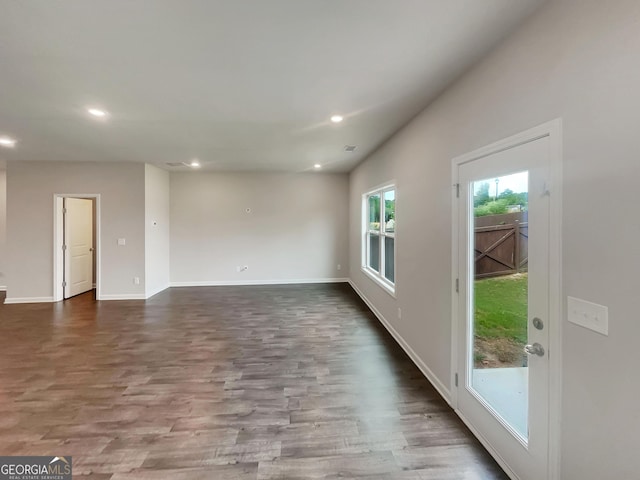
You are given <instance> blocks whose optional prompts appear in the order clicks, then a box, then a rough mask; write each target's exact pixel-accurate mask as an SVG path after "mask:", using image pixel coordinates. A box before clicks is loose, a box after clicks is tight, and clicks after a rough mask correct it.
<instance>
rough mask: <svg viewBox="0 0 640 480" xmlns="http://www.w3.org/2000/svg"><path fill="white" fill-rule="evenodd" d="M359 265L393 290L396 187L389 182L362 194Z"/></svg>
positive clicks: (388, 288) (384, 285)
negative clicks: (360, 262)
mask: <svg viewBox="0 0 640 480" xmlns="http://www.w3.org/2000/svg"><path fill="white" fill-rule="evenodd" d="M363 210H364V222H363V223H364V230H365V231H364V245H363V249H362V251H363V262H362V268H363V269H364V271H365V272H366V273H368V274H369V275H370V276H371V277H372V278H373V279H374V280H376V281H378V282H379V283H380V284H381V285H382V286H383V287H385V288H386V289H387V290H389V291H391V292H392V293H393V292H394V284H395V233H396V189H395V186H393V185H388V186H386V187H383V188H381V189H379V190H375V191H373V192H369V193H367V194H365V195H364V209H363Z"/></svg>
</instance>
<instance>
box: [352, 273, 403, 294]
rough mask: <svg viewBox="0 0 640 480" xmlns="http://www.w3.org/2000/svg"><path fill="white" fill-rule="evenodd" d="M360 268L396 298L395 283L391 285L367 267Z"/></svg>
mask: <svg viewBox="0 0 640 480" xmlns="http://www.w3.org/2000/svg"><path fill="white" fill-rule="evenodd" d="M360 269H361V270H362V271H363V272H364V274H365V275H366V276H367V277H369V278H370V279H371V280H373V281H374V282H375V283H376V284H377V285H379V286H381V287H382V289H383V290H384V291H385V292H387V293H388V294H389V295H391V296H392V297H393V298H396V289H395V287H394V286H393V285H390V284H389V283H387V282H385V281H383V280H382V279H381V278H380V276H379V275H378V274H377V272H376V273H373V272H372V271H371V270H370V269H368V268H367V267H360Z"/></svg>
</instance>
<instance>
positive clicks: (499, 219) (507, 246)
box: [474, 212, 529, 279]
mask: <svg viewBox="0 0 640 480" xmlns="http://www.w3.org/2000/svg"><path fill="white" fill-rule="evenodd" d="M528 240H529V223H528V217H527V212H517V213H506V214H503V215H488V216H485V217H477V218H476V219H475V247H474V248H475V278H476V279H477V278H485V277H497V276H500V275H510V274H512V273H519V272H526V271H527V266H528V261H529V252H528V248H527V247H528Z"/></svg>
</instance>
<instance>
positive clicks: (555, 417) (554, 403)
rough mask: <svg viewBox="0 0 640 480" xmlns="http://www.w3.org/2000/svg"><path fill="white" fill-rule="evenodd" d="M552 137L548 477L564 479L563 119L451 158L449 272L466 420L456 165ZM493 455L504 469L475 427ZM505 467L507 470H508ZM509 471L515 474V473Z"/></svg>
mask: <svg viewBox="0 0 640 480" xmlns="http://www.w3.org/2000/svg"><path fill="white" fill-rule="evenodd" d="M543 137H548V143H549V159H550V178H551V183H550V185H548V190H549V192H550V194H551V197H550V198H551V201H550V212H549V222H550V223H549V237H550V240H549V311H550V319H549V320H550V321H549V455H548V457H549V472H548V477H547V478H548V479H549V480H560V442H561V429H562V427H561V420H562V418H561V409H562V350H561V347H562V319H563V303H562V120H561V119H559V118H558V119H555V120H552V121H550V122H547V123H544V124H542V125H538V126H537V127H533V128H531V129H529V130H526V131H524V132H521V133H518V134H516V135H512V136H511V137H508V138H505V139H503V140H499V141H497V142H495V143H492V144H490V145H487V146H485V147H482V148H479V149H477V150H474V151H472V152H469V153H466V154H464V155H460V156H458V157H456V158H454V159H453V160H452V165H451V172H452V175H451V178H452V179H453V194H452V198H453V200H452V206H453V208H452V222H451V238H452V242H453V243H452V251H451V271H452V289H451V291H452V295H451V315H452V316H451V367H452V368H451V379H450V381H451V389H450V391H451V406H452V407H453V408H454V410H455V411H456V413H457V414H458V416H460V418H462V420H463V421H464V422H465V423H467V424H468V422H467V421H466V419H465V418H464V416H463V415H462V414H461V412H460V411H459V410H458V390H457V387H456V378H457V372H458V371H459V369H460V367H461V365H459V357H458V353H459V352H458V343H459V339H458V335H459V330H458V315H459V308H458V294H457V292H456V282H457V276H458V268H459V265H458V257H459V253H460V252H459V251H458V245H459V242H458V239H459V232H458V224H459V222H458V217H459V215H460V207H459V202H458V201H456V200H457V191H458V167H459V166H460V165H462V164H464V163H468V162H471V161H474V160H478V159H480V158H483V157H486V156H489V155H492V154H494V153H498V152H500V151H504V150H507V149H510V148H513V147H516V146H518V145H522V144H524V143H528V142H532V141H534V140H537V139H539V138H543ZM472 431H473V433H474V434H475V435H476V436H477V437H478V439H479V440H480V441H481V442H482V444H483V445H484V446H485V447H486V448H487V450H488V451H489V453H491V455H492V456H493V457H494V458H495V459H496V460H497V461H498V463H499V464H500V465H501V466H502V467H503V468H505V467H506V465H505V462H507V463H508V460H509V459H503V458H501V457H500V456H499V455H498V453H497V452H496V451H495V449H494V448H493V447H492V446H491V445H490V444H489V443H488V442H487V440H486V439H485V438H483V436H482V432H477V431H476V430H475V429H472ZM505 470H507V469H506V468H505ZM507 473H508V474H509V476H511V477H512V478H515V477H514V475H513V472H509V471H508V470H507Z"/></svg>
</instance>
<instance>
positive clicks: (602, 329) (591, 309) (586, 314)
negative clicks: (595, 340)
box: [567, 297, 609, 335]
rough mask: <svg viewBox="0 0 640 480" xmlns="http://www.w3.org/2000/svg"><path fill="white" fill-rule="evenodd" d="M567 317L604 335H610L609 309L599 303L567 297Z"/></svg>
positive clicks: (572, 321)
mask: <svg viewBox="0 0 640 480" xmlns="http://www.w3.org/2000/svg"><path fill="white" fill-rule="evenodd" d="M567 319H568V320H569V321H570V322H571V323H575V324H576V325H580V326H581V327H584V328H588V329H589V330H593V331H594V332H598V333H601V334H602V335H609V309H608V308H607V307H605V306H603V305H598V304H597V303H591V302H587V301H586V300H580V299H579V298H574V297H567Z"/></svg>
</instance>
